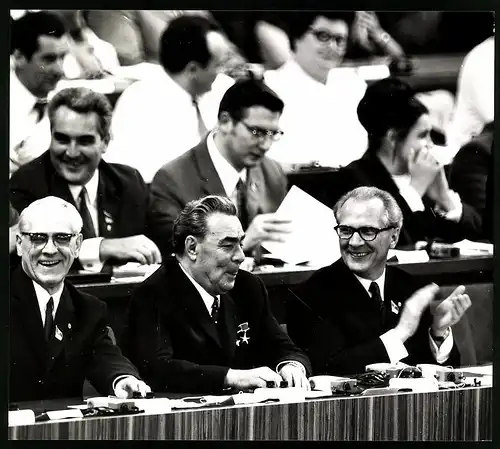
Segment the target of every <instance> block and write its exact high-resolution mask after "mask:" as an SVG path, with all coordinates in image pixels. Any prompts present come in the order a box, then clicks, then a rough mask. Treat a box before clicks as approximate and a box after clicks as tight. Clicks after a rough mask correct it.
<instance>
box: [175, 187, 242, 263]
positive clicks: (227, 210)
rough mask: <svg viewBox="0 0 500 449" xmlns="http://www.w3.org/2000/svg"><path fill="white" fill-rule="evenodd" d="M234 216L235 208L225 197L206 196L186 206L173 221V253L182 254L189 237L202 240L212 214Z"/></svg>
mask: <svg viewBox="0 0 500 449" xmlns="http://www.w3.org/2000/svg"><path fill="white" fill-rule="evenodd" d="M215 213H220V214H225V215H234V216H236V207H235V205H234V204H233V203H232V201H231V200H230V199H229V198H227V197H225V196H217V195H208V196H205V197H203V198H200V199H198V200H193V201H190V202H189V203H187V204H186V206H185V207H184V209H183V210H182V211H181V213H180V214H179V215H178V216H177V218H176V219H175V221H174V227H173V233H172V242H173V248H174V253H175V254H177V255H179V256H180V255H182V254H183V253H184V242H185V241H186V238H187V237H188V236H189V235H192V236H195V237H198V238H204V237H205V235H206V234H207V220H208V217H209V216H210V215H212V214H215Z"/></svg>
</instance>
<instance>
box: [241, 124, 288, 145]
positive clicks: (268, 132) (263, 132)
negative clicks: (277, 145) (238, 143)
mask: <svg viewBox="0 0 500 449" xmlns="http://www.w3.org/2000/svg"><path fill="white" fill-rule="evenodd" d="M240 123H242V124H243V126H244V127H245V128H246V129H248V131H249V132H250V134H252V135H253V136H254V137H255V138H256V139H259V140H264V139H266V138H267V137H269V138H271V140H274V141H275V142H276V141H277V140H279V139H280V138H281V136H282V135H283V131H281V130H280V129H278V130H277V131H274V130H272V129H264V128H259V127H258V126H250V125H247V124H246V123H245V122H244V121H240Z"/></svg>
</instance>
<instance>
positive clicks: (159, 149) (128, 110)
mask: <svg viewBox="0 0 500 449" xmlns="http://www.w3.org/2000/svg"><path fill="white" fill-rule="evenodd" d="M154 78H155V79H154V80H153V79H147V80H141V81H137V82H135V83H133V84H132V85H131V86H129V87H128V88H127V89H125V91H124V92H123V93H122V95H121V96H120V98H119V99H118V101H117V103H116V106H115V109H114V113H113V119H112V123H111V135H112V139H111V142H110V143H109V146H108V149H107V152H106V154H105V155H104V159H105V160H106V161H108V162H117V163H121V164H126V165H130V166H131V167H134V168H136V169H137V170H139V172H140V173H141V175H142V176H143V178H144V180H145V181H146V182H147V183H150V182H151V181H152V179H153V176H154V175H155V174H156V172H157V171H158V170H159V169H160V168H161V167H162V166H163V165H165V164H166V163H167V162H169V161H171V160H173V159H175V158H176V157H177V156H180V155H181V154H183V153H184V152H186V151H188V150H189V149H191V148H192V147H194V146H195V145H197V144H198V143H199V142H200V139H201V136H200V135H199V132H198V117H197V113H196V108H195V106H194V105H193V99H192V97H191V95H190V94H189V93H188V92H186V91H185V90H184V89H183V88H182V87H181V86H179V84H177V83H176V82H175V81H174V80H173V79H172V78H171V77H170V76H169V75H168V74H167V73H166V72H164V71H163V72H161V73H158V75H156V76H155V77H154ZM233 83H234V81H233V79H232V78H230V77H228V76H226V75H222V74H220V75H218V77H217V78H216V80H215V82H214V83H213V85H212V90H211V91H210V92H207V93H206V94H204V95H203V96H201V97H200V98H199V99H198V105H199V109H200V113H201V116H202V118H203V121H204V122H205V126H206V127H207V129H209V130H210V129H212V128H213V127H214V126H215V124H216V122H217V114H218V110H219V103H220V100H221V99H222V96H223V95H224V93H225V92H226V90H227V89H228V88H229V87H230V86H231V85H232V84H233Z"/></svg>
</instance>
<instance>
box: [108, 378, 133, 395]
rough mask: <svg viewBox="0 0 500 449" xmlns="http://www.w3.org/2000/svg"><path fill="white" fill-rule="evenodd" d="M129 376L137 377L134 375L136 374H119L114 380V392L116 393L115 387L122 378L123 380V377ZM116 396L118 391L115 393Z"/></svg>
mask: <svg viewBox="0 0 500 449" xmlns="http://www.w3.org/2000/svg"><path fill="white" fill-rule="evenodd" d="M127 377H131V378H133V379H135V377H134V376H131V375H130V374H123V375H121V376H118V377H117V378H116V379H115V380H114V381H113V392H114V393H115V388H116V386H117V385H118V382H120V380H123V379H125V378H127ZM115 396H116V393H115Z"/></svg>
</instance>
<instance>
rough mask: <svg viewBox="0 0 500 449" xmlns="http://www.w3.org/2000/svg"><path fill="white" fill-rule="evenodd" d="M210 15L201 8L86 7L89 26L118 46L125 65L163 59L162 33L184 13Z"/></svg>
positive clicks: (120, 57) (116, 47)
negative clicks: (160, 46) (161, 50)
mask: <svg viewBox="0 0 500 449" xmlns="http://www.w3.org/2000/svg"><path fill="white" fill-rule="evenodd" d="M185 14H196V15H201V16H205V17H210V14H209V13H208V12H206V11H200V10H151V9H99V10H97V9H92V10H87V11H84V17H85V19H86V22H87V24H88V25H89V27H90V28H91V29H92V30H93V31H94V32H95V33H96V34H97V35H98V36H99V37H100V38H101V39H104V40H105V41H107V42H109V43H110V44H112V45H113V46H114V48H115V49H116V51H117V53H118V58H119V60H120V63H121V64H122V65H124V66H128V65H135V64H140V63H141V62H154V63H158V62H159V61H160V56H159V54H160V50H159V45H160V37H161V35H162V33H163V31H164V30H165V28H166V27H167V25H168V24H169V23H170V21H171V20H172V19H174V18H176V17H179V16H180V15H185Z"/></svg>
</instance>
